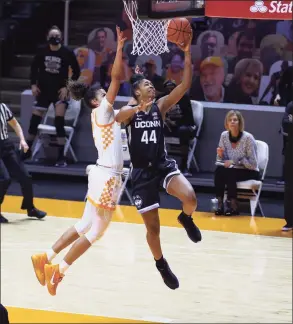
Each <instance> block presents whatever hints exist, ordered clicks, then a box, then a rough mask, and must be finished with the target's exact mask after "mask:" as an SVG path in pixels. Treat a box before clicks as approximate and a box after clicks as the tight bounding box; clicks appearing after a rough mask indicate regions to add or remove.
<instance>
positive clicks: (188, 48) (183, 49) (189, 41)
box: [177, 33, 193, 52]
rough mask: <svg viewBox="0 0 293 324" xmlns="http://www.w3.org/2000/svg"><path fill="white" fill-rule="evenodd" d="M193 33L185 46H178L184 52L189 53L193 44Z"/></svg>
mask: <svg viewBox="0 0 293 324" xmlns="http://www.w3.org/2000/svg"><path fill="white" fill-rule="evenodd" d="M192 35H193V34H192V33H190V36H189V40H188V41H187V42H186V43H183V44H177V46H178V47H179V48H180V49H181V50H182V51H183V52H189V51H190V46H191V42H192Z"/></svg>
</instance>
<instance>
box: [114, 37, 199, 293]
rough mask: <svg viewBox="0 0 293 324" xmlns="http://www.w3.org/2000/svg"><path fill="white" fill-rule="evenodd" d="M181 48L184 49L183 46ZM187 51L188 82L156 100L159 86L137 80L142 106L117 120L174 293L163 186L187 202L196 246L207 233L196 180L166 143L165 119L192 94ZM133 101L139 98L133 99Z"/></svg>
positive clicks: (139, 203)
mask: <svg viewBox="0 0 293 324" xmlns="http://www.w3.org/2000/svg"><path fill="white" fill-rule="evenodd" d="M178 46H179V45H178ZM179 47H181V49H182V50H183V51H184V52H185V64H184V74H183V81H182V83H181V84H179V85H178V86H177V87H176V88H175V89H174V90H173V91H171V93H170V94H168V95H167V96H165V97H162V98H160V99H159V100H157V101H155V88H154V86H153V84H152V83H151V82H150V81H149V80H147V79H144V78H141V77H140V78H137V81H136V82H134V84H133V86H132V88H133V96H134V99H135V100H136V102H137V104H136V105H127V106H125V107H123V108H121V109H120V111H119V113H118V114H117V115H116V121H117V122H120V123H124V124H125V126H126V128H127V133H128V141H129V151H130V157H131V163H132V167H133V169H132V175H131V178H132V185H133V199H134V202H135V205H136V207H137V209H138V212H139V213H141V214H142V217H143V220H144V223H145V225H146V228H147V241H148V244H149V247H150V249H151V251H152V254H153V256H154V258H155V260H156V267H157V269H158V270H159V272H160V273H161V275H162V278H163V280H164V282H165V284H166V285H167V286H168V287H169V288H170V289H176V288H178V287H179V281H178V279H177V277H176V276H175V275H174V274H173V273H172V271H171V269H170V268H169V265H168V263H167V261H166V259H165V258H164V257H163V253H162V248H161V243H160V220H159V213H158V208H159V206H160V205H159V203H160V199H159V186H160V184H161V182H163V187H164V188H165V189H166V191H167V192H168V193H169V194H170V195H172V196H175V197H177V198H178V199H180V200H181V201H182V205H183V206H182V212H181V213H180V215H179V216H178V221H179V222H180V223H181V224H182V225H183V227H184V228H185V230H186V232H187V235H188V236H189V238H190V239H191V240H192V241H193V242H195V243H196V242H199V241H201V233H200V230H199V229H198V227H197V226H196V225H195V224H194V222H193V219H192V217H191V215H192V213H193V212H194V210H195V209H196V206H197V201H196V196H195V193H194V190H193V188H192V186H191V184H190V182H189V181H188V180H187V179H186V178H185V177H184V176H183V175H182V174H181V173H180V171H179V169H178V168H177V164H176V162H175V160H173V159H170V158H168V156H167V153H166V150H165V141H164V132H163V127H164V118H165V114H166V113H167V111H168V110H169V109H170V108H171V107H172V106H173V105H175V104H176V103H177V102H178V101H179V100H180V99H181V98H182V97H183V96H184V94H185V93H186V92H187V91H188V90H189V88H190V85H191V79H192V67H191V53H190V43H189V44H187V45H185V46H184V47H183V46H179ZM132 101H133V100H132Z"/></svg>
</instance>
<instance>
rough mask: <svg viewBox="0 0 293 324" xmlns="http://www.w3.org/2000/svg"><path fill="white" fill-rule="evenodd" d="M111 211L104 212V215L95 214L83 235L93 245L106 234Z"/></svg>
mask: <svg viewBox="0 0 293 324" xmlns="http://www.w3.org/2000/svg"><path fill="white" fill-rule="evenodd" d="M112 214H113V213H112V212H111V211H104V213H100V214H97V215H96V217H95V218H94V219H93V222H92V226H91V228H90V230H89V231H88V232H87V233H86V234H85V237H86V239H87V240H88V241H89V242H90V243H91V244H94V243H95V242H96V241H97V240H99V239H100V238H101V237H102V236H103V235H104V233H105V232H106V230H107V228H108V225H109V223H110V221H111V219H112Z"/></svg>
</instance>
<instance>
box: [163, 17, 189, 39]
mask: <svg viewBox="0 0 293 324" xmlns="http://www.w3.org/2000/svg"><path fill="white" fill-rule="evenodd" d="M191 35H192V28H191V25H190V23H189V21H188V20H187V19H186V18H173V19H171V20H170V22H169V25H168V33H167V38H168V41H169V42H171V43H175V44H187V43H188V42H189V40H190V37H191Z"/></svg>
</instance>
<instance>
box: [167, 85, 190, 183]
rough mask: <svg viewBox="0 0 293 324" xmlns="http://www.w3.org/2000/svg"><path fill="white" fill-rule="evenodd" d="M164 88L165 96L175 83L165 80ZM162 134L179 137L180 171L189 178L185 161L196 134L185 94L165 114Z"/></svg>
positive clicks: (188, 100) (187, 97) (187, 96)
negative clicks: (191, 141) (190, 143)
mask: <svg viewBox="0 0 293 324" xmlns="http://www.w3.org/2000/svg"><path fill="white" fill-rule="evenodd" d="M164 87H165V92H166V94H169V93H170V92H171V91H172V90H173V89H174V88H175V87H176V83H175V82H174V81H170V80H167V81H166V82H165V83H164ZM164 132H165V136H166V137H168V136H169V137H170V136H172V137H179V140H180V150H181V156H182V160H181V166H180V170H181V171H182V172H183V174H184V176H185V177H188V176H191V175H192V174H191V173H190V171H189V169H188V167H187V160H188V152H189V142H190V140H191V139H192V138H194V136H195V134H196V125H195V124H194V119H193V114H192V106H191V101H190V97H189V95H188V94H185V95H184V96H183V97H182V98H181V99H180V100H179V101H178V103H177V104H176V105H174V106H173V107H172V108H171V109H170V110H169V112H168V113H167V114H166V119H165V127H164Z"/></svg>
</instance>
